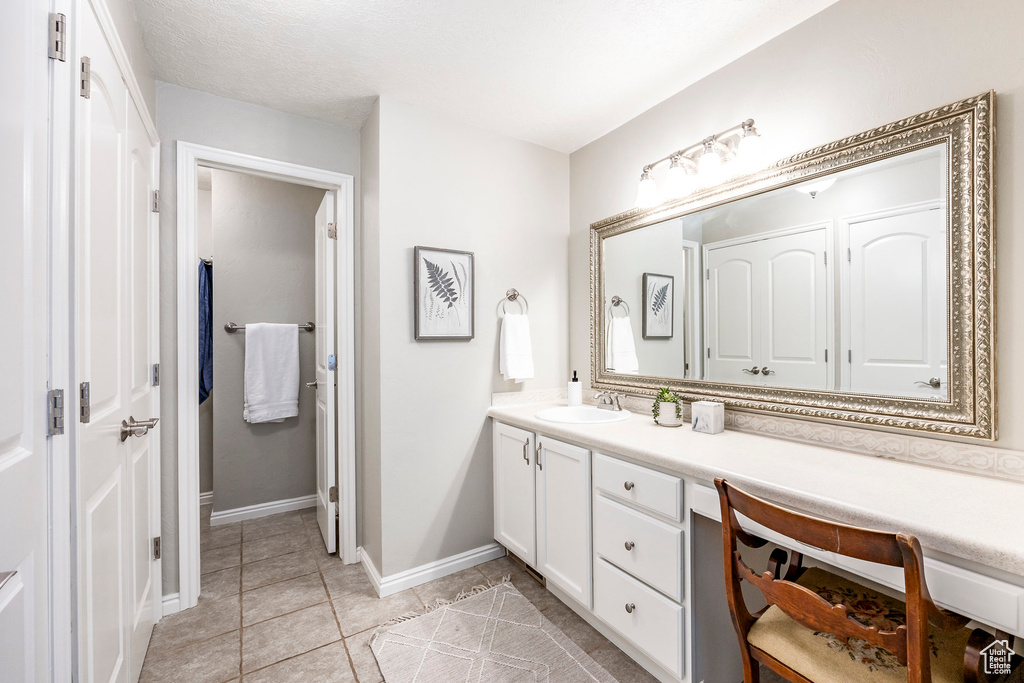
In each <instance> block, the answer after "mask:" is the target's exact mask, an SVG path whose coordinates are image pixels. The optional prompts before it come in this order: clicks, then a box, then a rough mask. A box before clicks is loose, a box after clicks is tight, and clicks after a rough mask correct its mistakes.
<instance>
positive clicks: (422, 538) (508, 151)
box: [360, 98, 583, 576]
mask: <svg viewBox="0 0 1024 683" xmlns="http://www.w3.org/2000/svg"><path fill="white" fill-rule="evenodd" d="M368 138H369V139H373V138H375V139H376V140H377V141H378V144H379V152H378V153H377V155H376V163H377V164H379V166H377V167H376V168H375V170H376V173H377V175H378V178H379V180H378V182H379V185H376V186H375V187H371V186H370V183H369V182H367V188H366V189H367V196H366V197H364V206H365V207H366V216H367V221H366V223H365V224H364V235H363V237H364V238H365V240H366V243H364V245H363V259H364V263H363V266H364V269H365V270H364V272H363V288H364V293H363V296H364V304H365V306H364V309H363V325H364V328H366V327H375V328H376V329H364V330H363V340H364V343H365V346H364V355H363V358H362V362H368V361H370V354H371V353H372V351H371V349H370V348H369V346H370V345H371V344H372V343H373V341H374V340H375V339H377V338H379V349H380V358H379V362H374V367H372V368H364V378H363V385H364V393H363V397H364V398H363V400H362V401H361V402H360V409H361V410H364V411H367V412H369V411H371V410H377V411H379V417H378V416H373V417H372V418H368V417H366V416H364V421H363V428H364V429H369V430H375V429H377V424H378V420H379V436H378V434H376V433H374V434H364V435H363V460H364V466H363V475H364V484H366V483H370V484H371V485H373V486H376V485H377V482H376V481H374V480H373V479H372V477H373V476H376V474H375V473H374V475H372V476H367V475H368V474H369V473H370V470H371V468H374V467H379V469H380V473H379V479H380V483H379V487H380V488H379V491H380V494H379V495H380V497H381V502H380V505H379V510H380V517H381V518H380V522H379V524H380V528H381V538H380V540H379V541H378V540H377V539H376V538H372V534H373V533H375V529H374V530H373V531H371V523H372V525H374V527H375V525H376V524H377V521H376V520H372V522H371V520H370V519H364V526H363V540H362V542H363V544H364V547H373V545H374V544H378V543H379V545H380V548H381V557H380V562H379V563H378V562H377V559H378V558H376V557H374V556H373V555H371V558H372V559H373V560H374V562H375V564H377V568H378V569H379V570H380V571H381V572H382V573H383V575H385V576H388V575H391V574H395V573H397V572H401V571H403V570H406V569H409V568H412V567H417V566H420V565H422V564H425V563H428V562H432V561H435V560H438V559H442V558H445V557H449V556H451V555H455V554H457V553H461V552H464V551H467V550H471V549H473V548H477V547H480V546H483V545H486V544H487V543H490V542H492V541H493V537H494V533H493V523H492V519H493V513H492V508H493V501H492V494H491V490H492V480H491V433H490V428H489V423H488V422H487V420H486V419H485V418H484V416H485V413H486V411H487V408H488V406H489V405H490V395H491V392H494V391H515V390H521V389H527V390H529V389H534V388H553V387H560V386H564V384H563V383H564V382H565V381H566V380H567V379H568V377H569V376H571V374H572V373H571V372H570V369H569V365H568V363H567V362H566V361H567V358H566V353H565V351H566V346H567V336H566V335H567V328H566V320H567V317H568V299H567V293H568V290H567V287H568V282H567V273H566V260H567V258H568V252H567V248H568V236H569V235H568V220H569V215H568V211H569V206H568V196H569V194H568V193H569V186H568V180H569V176H568V171H569V167H568V156H567V155H565V154H561V153H559V152H554V151H551V150H548V149H545V148H543V147H539V146H537V145H533V144H529V143H525V142H521V141H518V140H513V139H511V138H507V137H503V136H499V135H495V134H492V133H487V132H484V131H481V130H479V129H476V128H472V127H469V126H466V125H461V124H457V123H453V122H450V121H446V120H442V119H440V118H437V117H436V116H433V115H431V114H428V113H426V112H423V111H420V110H418V109H416V108H413V107H410V106H408V105H405V104H402V103H399V102H396V101H394V100H391V99H388V98H382V99H381V101H380V102H379V109H377V110H375V114H374V116H372V117H371V120H370V121H369V122H368V124H367V126H366V127H365V128H364V130H363V148H364V151H366V153H367V156H369V155H370V147H371V144H372V142H371V140H369V139H368ZM369 166H370V164H369V163H367V167H368V169H367V170H368V175H369V174H370V173H369ZM374 191H376V200H375V201H376V205H375V207H374V209H373V210H372V213H371V209H370V206H371V202H373V201H374V200H373V198H372V197H371V196H370V195H372V193H373V192H374ZM417 245H422V246H432V247H443V248H450V249H460V250H465V251H472V252H475V254H476V262H475V266H476V307H475V312H476V338H475V339H473V340H472V341H468V342H466V341H456V342H438V341H434V342H417V341H415V340H414V334H413V296H412V284H413V283H412V279H413V271H412V266H413V247H414V246H417ZM378 254H379V260H377V257H378ZM373 287H377V288H379V301H378V300H376V299H374V300H373V305H374V307H375V310H376V311H379V314H377V313H372V312H371V311H370V306H371V296H373V295H372V294H371V293H370V292H369V291H368V289H370V288H373ZM509 287H515V288H517V289H519V291H520V292H522V293H523V294H524V295H525V296H526V298H527V299H528V300H529V302H530V323H531V328H532V332H533V352H534V364H535V368H536V379H533V380H528V381H526V382H524V383H523V384H515V383H513V382H506V381H504V380H503V379H502V378H501V375H500V374H499V373H498V332H499V320H498V317H497V313H496V306H497V304H498V302H499V300H500V299H501V298H502V297H503V296H504V294H505V290H507V289H508V288H509ZM378 367H379V371H378ZM580 369H583V367H581V368H580ZM376 392H379V393H376ZM373 402H376V405H367V404H368V403H373ZM378 438H379V444H380V445H379V449H377V450H374V446H376V443H377V439H378ZM374 461H376V462H374ZM360 493H361V494H362V495H363V496H364V497H367V496H376V495H378V494H377V492H376V491H367V490H365V489H364V490H362V491H361V492H360ZM366 509H367V506H366V505H364V511H365V510H366ZM367 517H369V515H367Z"/></svg>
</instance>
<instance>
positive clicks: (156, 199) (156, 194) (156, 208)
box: [152, 190, 160, 213]
mask: <svg viewBox="0 0 1024 683" xmlns="http://www.w3.org/2000/svg"><path fill="white" fill-rule="evenodd" d="M152 211H153V213H160V190H153V209H152Z"/></svg>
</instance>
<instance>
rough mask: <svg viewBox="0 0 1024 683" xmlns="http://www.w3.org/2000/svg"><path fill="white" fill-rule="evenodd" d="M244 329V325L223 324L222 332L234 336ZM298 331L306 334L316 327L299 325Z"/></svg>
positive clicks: (309, 324) (308, 324) (307, 324)
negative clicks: (303, 331)
mask: <svg viewBox="0 0 1024 683" xmlns="http://www.w3.org/2000/svg"><path fill="white" fill-rule="evenodd" d="M244 329H245V325H236V324H234V323H224V331H225V332H227V333H228V334H234V333H235V332H238V330H244ZM299 329H300V330H305V331H306V332H312V331H313V330H315V329H316V325H314V324H313V323H306V324H305V325H299Z"/></svg>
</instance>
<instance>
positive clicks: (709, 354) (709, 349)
mask: <svg viewBox="0 0 1024 683" xmlns="http://www.w3.org/2000/svg"><path fill="white" fill-rule="evenodd" d="M708 358H711V347H710V346H709V347H708Z"/></svg>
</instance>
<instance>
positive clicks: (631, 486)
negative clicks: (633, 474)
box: [623, 481, 635, 491]
mask: <svg viewBox="0 0 1024 683" xmlns="http://www.w3.org/2000/svg"><path fill="white" fill-rule="evenodd" d="M623 486H624V487H626V490H627V491H632V490H633V486H635V484H633V482H631V481H627V482H626V483H625V484H623Z"/></svg>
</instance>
